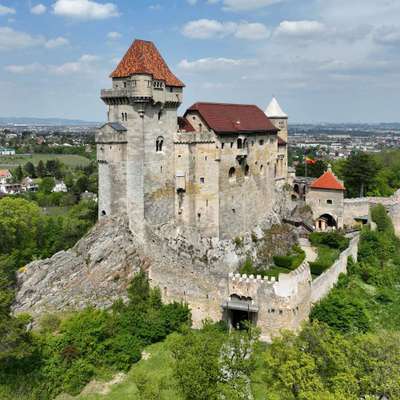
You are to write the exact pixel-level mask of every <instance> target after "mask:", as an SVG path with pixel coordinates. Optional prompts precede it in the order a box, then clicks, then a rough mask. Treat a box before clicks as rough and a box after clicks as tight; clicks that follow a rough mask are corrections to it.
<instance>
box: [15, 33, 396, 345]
mask: <svg viewBox="0 0 400 400" xmlns="http://www.w3.org/2000/svg"><path fill="white" fill-rule="evenodd" d="M111 77H112V89H106V90H102V91H101V98H102V99H103V101H104V102H105V103H106V104H107V105H108V122H107V123H106V124H105V125H104V126H103V127H102V128H101V129H100V130H99V131H98V133H97V134H96V142H97V158H98V165H99V203H98V205H99V222H98V224H97V225H96V226H95V227H94V228H93V229H92V231H91V232H89V233H88V235H86V236H85V237H84V238H82V239H81V240H80V241H79V242H78V243H77V244H76V245H75V246H74V247H73V248H72V249H70V250H68V251H61V252H59V253H57V254H55V255H54V256H53V257H52V258H50V259H47V260H38V261H34V262H32V263H30V264H29V265H28V266H27V267H26V268H24V269H23V270H21V271H20V272H19V273H18V281H19V290H18V293H17V296H16V301H15V304H14V306H13V309H14V312H17V313H18V312H30V313H32V314H33V315H40V314H41V313H43V312H64V311H65V310H68V309H70V308H72V309H74V308H82V307H85V306H86V305H89V304H90V305H94V306H98V307H105V308H107V307H110V306H111V304H112V303H113V301H115V300H116V299H118V298H121V297H123V296H126V288H127V286H128V284H129V281H130V279H131V278H132V277H133V276H134V274H135V273H137V272H138V271H139V270H145V271H146V273H147V276H148V278H149V282H150V284H151V285H152V286H153V287H154V286H155V287H158V288H159V289H160V291H161V295H162V298H163V301H166V302H173V301H182V302H185V303H187V304H188V305H189V307H190V309H191V313H192V320H193V325H194V327H199V326H201V323H202V321H203V320H204V319H206V318H208V319H211V320H213V321H220V320H225V321H227V322H228V323H229V324H230V326H236V325H237V324H238V323H240V322H241V321H242V320H243V319H250V320H252V321H253V322H254V323H256V324H257V326H258V327H260V329H261V338H262V339H263V340H270V339H271V338H272V337H273V336H275V335H278V334H279V333H280V331H281V330H282V329H290V330H293V331H295V330H297V329H299V328H300V327H301V324H302V322H303V321H305V320H307V318H308V316H309V312H310V309H311V307H312V305H313V304H315V303H316V302H318V301H319V300H320V299H321V298H323V297H324V296H325V295H326V294H327V293H328V292H329V290H330V289H331V288H332V287H333V286H334V285H335V283H336V282H337V280H338V277H339V275H340V274H341V273H345V272H346V268H347V260H348V258H349V257H350V256H351V257H353V258H354V259H356V257H357V248H358V235H357V234H353V237H352V239H351V241H350V245H349V247H348V249H346V250H345V251H343V252H342V253H341V254H340V256H339V258H338V259H337V260H336V261H335V263H334V264H333V265H332V266H331V267H330V268H329V269H328V270H326V271H325V272H324V273H323V274H321V275H320V276H319V277H317V278H315V277H312V275H311V271H310V267H309V261H312V260H311V259H310V258H309V256H307V257H308V258H306V259H305V260H304V261H303V262H302V264H301V265H300V266H299V267H298V268H296V269H295V270H293V271H290V272H288V273H279V274H278V276H270V277H269V278H268V277H264V278H262V277H261V276H260V275H257V276H253V275H249V276H248V275H241V274H239V273H238V270H239V267H240V265H242V264H243V262H244V261H245V260H246V259H247V258H251V259H253V260H255V261H258V260H260V261H261V263H265V264H263V265H268V262H269V261H268V260H267V259H268V257H269V258H271V256H272V255H276V254H281V255H283V254H287V252H288V251H290V249H291V248H292V245H293V244H294V243H295V242H296V239H297V234H296V233H295V232H293V230H292V229H291V228H290V227H289V226H288V225H275V227H274V228H277V229H275V234H273V231H274V229H269V230H268V228H271V226H273V225H274V224H280V222H282V220H283V219H285V220H286V221H288V222H292V223H297V222H299V221H298V220H296V219H295V218H297V217H296V215H294V214H293V213H291V210H292V209H293V207H295V205H296V204H299V205H301V206H303V205H304V204H307V205H309V206H310V208H311V211H312V224H310V223H308V222H307V223H306V222H305V221H303V220H302V218H303V216H302V215H300V216H299V217H298V218H299V219H300V222H302V223H303V225H302V227H303V228H307V230H308V231H310V230H313V229H317V230H325V229H337V228H342V227H351V226H353V225H354V224H355V223H359V222H366V221H368V222H369V216H368V215H369V213H370V208H371V206H373V205H374V204H378V203H380V204H383V205H384V206H385V207H386V209H387V211H388V213H389V215H390V216H391V218H392V220H393V222H394V227H395V230H396V233H397V234H400V190H399V191H398V192H396V194H395V195H393V196H391V197H389V198H372V197H366V198H360V199H345V198H344V190H345V188H344V186H343V183H342V182H341V181H340V180H338V179H337V178H336V177H335V176H334V174H333V173H332V171H330V170H328V171H327V172H325V173H324V174H323V175H322V176H321V177H320V178H318V179H316V180H313V181H312V182H309V181H307V180H306V179H296V180H294V181H293V182H292V178H294V177H293V176H292V174H291V173H290V172H289V171H288V168H287V135H288V125H287V124H288V117H287V115H286V114H285V113H284V112H283V111H282V109H281V108H280V106H279V104H278V102H277V101H276V99H273V100H272V101H271V103H270V104H269V106H268V108H267V110H266V112H265V113H264V112H263V111H262V110H260V109H259V108H258V107H256V106H254V105H241V104H218V103H195V104H193V105H192V106H191V107H189V108H188V109H187V110H186V112H185V113H184V114H183V116H182V117H178V115H177V110H178V107H179V106H180V104H181V103H182V96H183V88H184V84H183V83H182V82H181V81H180V80H179V79H178V78H177V77H176V76H175V75H173V73H172V72H171V71H170V69H169V68H168V66H167V65H166V63H165V61H164V60H163V58H162V57H161V55H160V54H159V52H158V51H157V49H156V48H155V46H154V44H153V43H151V42H146V41H141V40H136V41H135V42H134V43H133V44H132V46H131V48H130V49H129V50H128V52H127V53H126V55H125V56H124V57H123V59H122V61H121V62H120V63H119V65H118V66H117V68H116V69H115V71H114V72H113V73H112V74H111ZM291 187H293V193H292V200H297V201H290V199H289V196H290V193H289V191H290V188H291ZM301 208H302V207H299V209H301ZM303 208H307V207H303ZM293 215H294V217H293V218H294V219H292V220H291V221H290V220H289V219H287V218H288V217H289V218H290V217H292V216H293ZM296 226H298V225H296ZM285 229H288V230H287V231H286V233H285ZM300 233H301V232H300ZM301 240H304V238H302V239H301ZM305 242H307V241H305ZM300 244H302V246H303V248H306V249H307V243H304V241H303V242H300ZM308 246H309V245H308ZM314 255H315V254H314ZM266 260H267V261H266Z"/></svg>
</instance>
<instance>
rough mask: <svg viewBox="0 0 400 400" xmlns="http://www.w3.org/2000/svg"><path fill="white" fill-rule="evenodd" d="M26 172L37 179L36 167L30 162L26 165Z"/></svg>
mask: <svg viewBox="0 0 400 400" xmlns="http://www.w3.org/2000/svg"><path fill="white" fill-rule="evenodd" d="M24 170H25V172H26V173H27V174H28V176H30V177H31V178H35V177H36V173H35V166H34V165H33V164H32V163H31V162H30V161H28V162H27V163H26V164H25V165H24Z"/></svg>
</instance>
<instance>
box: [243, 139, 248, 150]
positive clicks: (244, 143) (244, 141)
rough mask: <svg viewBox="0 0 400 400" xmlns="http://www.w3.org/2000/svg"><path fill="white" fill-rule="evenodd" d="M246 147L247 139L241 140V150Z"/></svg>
mask: <svg viewBox="0 0 400 400" xmlns="http://www.w3.org/2000/svg"><path fill="white" fill-rule="evenodd" d="M246 147H247V139H244V140H243V148H244V149H245V148H246Z"/></svg>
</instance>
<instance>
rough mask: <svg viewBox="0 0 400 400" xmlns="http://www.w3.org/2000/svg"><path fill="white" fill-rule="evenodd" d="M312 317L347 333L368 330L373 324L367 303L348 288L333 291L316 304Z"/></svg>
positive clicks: (312, 319)
mask: <svg viewBox="0 0 400 400" xmlns="http://www.w3.org/2000/svg"><path fill="white" fill-rule="evenodd" d="M310 319H311V321H314V320H318V321H320V322H325V323H326V324H328V325H329V326H331V327H332V328H334V329H336V330H338V331H341V332H345V333H349V332H367V331H368V330H369V328H370V324H371V321H370V317H369V314H368V310H367V306H366V303H365V302H364V301H363V300H362V299H360V298H358V296H355V295H354V294H353V293H352V292H351V291H350V290H348V289H336V290H335V291H334V292H331V294H330V295H329V296H328V297H326V298H325V299H323V300H321V302H319V303H318V304H316V305H315V306H314V308H313V309H312V311H311V314H310Z"/></svg>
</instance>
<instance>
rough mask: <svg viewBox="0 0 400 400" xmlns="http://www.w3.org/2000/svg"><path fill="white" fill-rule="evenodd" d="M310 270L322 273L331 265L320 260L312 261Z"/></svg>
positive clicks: (313, 272) (316, 273) (314, 272)
mask: <svg viewBox="0 0 400 400" xmlns="http://www.w3.org/2000/svg"><path fill="white" fill-rule="evenodd" d="M309 264H310V270H311V273H312V274H313V275H321V274H322V273H323V272H324V271H326V270H327V269H328V268H329V266H328V265H326V264H324V263H322V262H318V261H314V262H310V263H309Z"/></svg>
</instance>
